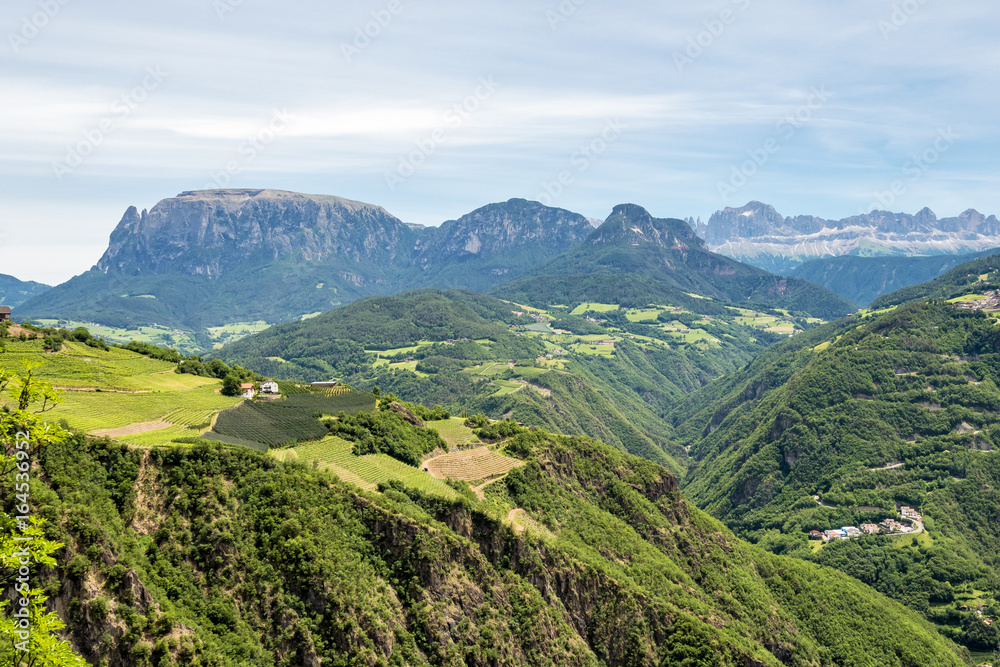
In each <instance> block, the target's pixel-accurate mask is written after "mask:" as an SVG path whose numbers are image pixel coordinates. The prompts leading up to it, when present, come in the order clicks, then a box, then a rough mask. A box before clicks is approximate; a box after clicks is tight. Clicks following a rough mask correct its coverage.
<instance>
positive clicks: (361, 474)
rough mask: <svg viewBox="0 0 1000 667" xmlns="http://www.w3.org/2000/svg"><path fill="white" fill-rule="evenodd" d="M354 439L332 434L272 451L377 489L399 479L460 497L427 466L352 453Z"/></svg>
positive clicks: (415, 485)
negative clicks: (293, 446)
mask: <svg viewBox="0 0 1000 667" xmlns="http://www.w3.org/2000/svg"><path fill="white" fill-rule="evenodd" d="M352 446H353V445H352V443H350V442H348V441H347V440H344V439H342V438H338V437H335V436H328V437H326V438H323V439H322V440H320V441H318V442H310V443H308V444H305V445H300V446H299V447H295V448H293V449H286V450H275V451H272V452H271V454H272V455H273V456H275V457H277V458H279V459H281V460H285V461H299V462H300V463H305V464H306V465H311V464H312V463H313V462H314V461H316V462H318V464H319V467H321V468H324V469H327V470H330V471H331V472H333V473H336V474H337V476H338V477H340V478H341V479H342V480H343V481H345V482H351V483H352V484H355V485H357V486H360V487H361V488H363V489H367V490H373V489H375V487H376V486H378V483H379V482H388V481H390V480H399V481H401V482H403V483H404V484H405V485H406V486H410V487H413V488H416V489H419V490H421V491H425V492H427V493H433V494H436V495H439V496H444V497H446V498H457V497H458V494H457V493H456V492H455V490H454V489H452V488H451V487H449V486H448V485H447V484H445V483H444V482H442V481H441V480H439V479H435V478H434V477H432V476H431V475H429V474H428V473H426V472H424V471H423V470H418V469H416V468H414V467H412V466H408V465H406V464H405V463H400V462H399V461H397V460H396V459H394V458H391V457H389V456H386V455H385V454H375V455H368V456H355V455H354V454H353V453H351V448H352Z"/></svg>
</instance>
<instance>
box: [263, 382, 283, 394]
mask: <svg viewBox="0 0 1000 667" xmlns="http://www.w3.org/2000/svg"><path fill="white" fill-rule="evenodd" d="M260 393H262V394H279V393H281V390H280V389H278V383H277V382H275V381H274V380H265V381H264V382H261V383H260Z"/></svg>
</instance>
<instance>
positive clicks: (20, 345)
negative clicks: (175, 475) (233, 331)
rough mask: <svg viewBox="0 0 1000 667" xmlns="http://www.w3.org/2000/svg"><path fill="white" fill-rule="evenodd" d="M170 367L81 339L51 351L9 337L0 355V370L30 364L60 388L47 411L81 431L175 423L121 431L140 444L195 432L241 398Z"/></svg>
mask: <svg viewBox="0 0 1000 667" xmlns="http://www.w3.org/2000/svg"><path fill="white" fill-rule="evenodd" d="M174 368H175V365H174V364H171V363H167V362H164V361H158V360H155V359H150V358H148V357H144V356H142V355H139V354H136V353H134V352H130V351H127V350H120V349H115V348H112V349H111V350H109V351H102V350H98V349H95V348H92V347H88V346H86V345H83V344H82V343H66V344H65V345H64V346H63V349H62V351H60V352H58V353H53V354H49V353H46V352H44V351H43V350H42V343H41V341H26V342H21V341H17V340H8V341H7V342H6V352H4V353H3V354H0V369H2V370H5V371H8V372H12V373H22V372H24V371H26V370H28V369H31V370H32V373H33V374H34V375H35V376H36V377H38V378H40V379H42V380H45V381H47V382H50V383H52V384H53V385H55V386H56V387H57V388H60V389H62V391H63V400H62V402H61V403H59V404H58V405H57V406H56V408H55V409H54V410H52V411H51V412H49V413H47V414H48V416H49V418H50V419H52V420H53V421H58V420H62V419H65V420H66V422H67V423H68V424H69V426H70V427H72V428H76V429H81V430H84V431H92V430H97V429H108V428H117V427H123V426H127V425H129V424H136V423H145V422H157V421H166V422H170V423H173V424H176V425H177V426H178V427H179V428H172V429H163V430H159V431H155V432H150V433H145V434H138V435H133V436H123V438H125V439H126V440H128V441H133V442H135V443H136V444H143V445H151V444H158V443H168V442H170V440H172V439H173V438H176V437H190V436H196V435H198V434H199V433H200V432H202V431H204V430H205V428H207V424H208V423H209V422H210V421H211V419H212V417H213V415H214V414H215V413H217V412H219V411H221V410H224V409H225V408H229V407H232V406H234V405H236V404H237V403H239V402H240V399H234V398H229V397H226V396H222V395H220V394H219V393H218V390H219V387H220V386H221V383H220V382H219V381H218V380H216V379H214V378H203V377H197V376H194V375H178V374H177V373H174Z"/></svg>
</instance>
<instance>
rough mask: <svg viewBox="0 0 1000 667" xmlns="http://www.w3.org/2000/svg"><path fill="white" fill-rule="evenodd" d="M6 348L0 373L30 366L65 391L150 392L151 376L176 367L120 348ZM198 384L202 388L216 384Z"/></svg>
mask: <svg viewBox="0 0 1000 667" xmlns="http://www.w3.org/2000/svg"><path fill="white" fill-rule="evenodd" d="M5 345H6V348H7V351H6V352H5V353H4V354H2V355H0V370H6V371H10V372H14V373H17V372H23V371H25V370H27V368H28V367H29V366H30V367H33V368H32V370H33V372H34V375H35V376H36V377H38V378H41V379H43V380H46V381H48V382H51V383H52V384H54V385H57V386H62V387H93V388H97V387H99V388H102V389H119V390H132V391H135V390H144V389H149V388H150V387H149V381H148V376H150V375H153V374H158V373H172V372H173V370H174V364H171V363H168V362H165V361H157V360H156V359H150V358H148V357H144V356H142V355H139V354H136V353H134V352H129V351H128V350H122V349H118V348H112V349H110V350H108V351H103V350H97V349H95V348H92V347H88V346H86V345H84V344H83V343H66V344H65V345H64V346H63V350H62V351H61V352H59V353H58V354H46V353H45V351H44V350H43V349H42V342H41V341H40V340H38V341H24V342H22V341H17V340H13V341H11V340H8V341H7V342H6V343H5ZM173 375H174V376H175V377H177V378H180V377H182V376H179V375H176V374H173ZM188 377H191V378H194V376H188ZM198 380H199V381H200V383H201V384H205V383H206V382H214V381H212V380H207V379H206V378H198Z"/></svg>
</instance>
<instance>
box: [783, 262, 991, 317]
mask: <svg viewBox="0 0 1000 667" xmlns="http://www.w3.org/2000/svg"><path fill="white" fill-rule="evenodd" d="M998 250H1000V249H997V248H994V249H992V250H986V251H983V252H979V253H973V254H970V255H934V256H933V257H854V256H843V257H827V258H824V259H814V260H812V261H809V262H806V263H805V264H802V265H801V266H799V267H797V268H796V269H795V270H794V271H792V272H791V273H790V274H789V275H791V276H793V277H795V278H801V279H803V280H808V281H810V282H813V283H816V284H817V285H823V286H824V287H826V288H828V289H831V290H833V291H834V292H836V293H837V294H839V295H840V296H842V297H844V298H845V299H848V300H850V301H853V302H854V303H858V304H861V305H863V306H867V305H868V304H869V303H871V302H872V301H874V300H875V299H877V298H878V297H880V296H882V295H883V294H890V293H892V292H895V291H897V290H901V289H903V288H906V287H910V286H911V285H918V284H921V283H925V282H927V281H929V280H933V279H934V278H937V277H938V276H940V275H941V274H942V273H944V272H945V271H948V270H949V269H952V268H954V267H956V266H958V265H959V264H964V263H965V262H969V261H972V260H974V259H978V258H980V257H987V256H989V255H995V254H997V252H998Z"/></svg>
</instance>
